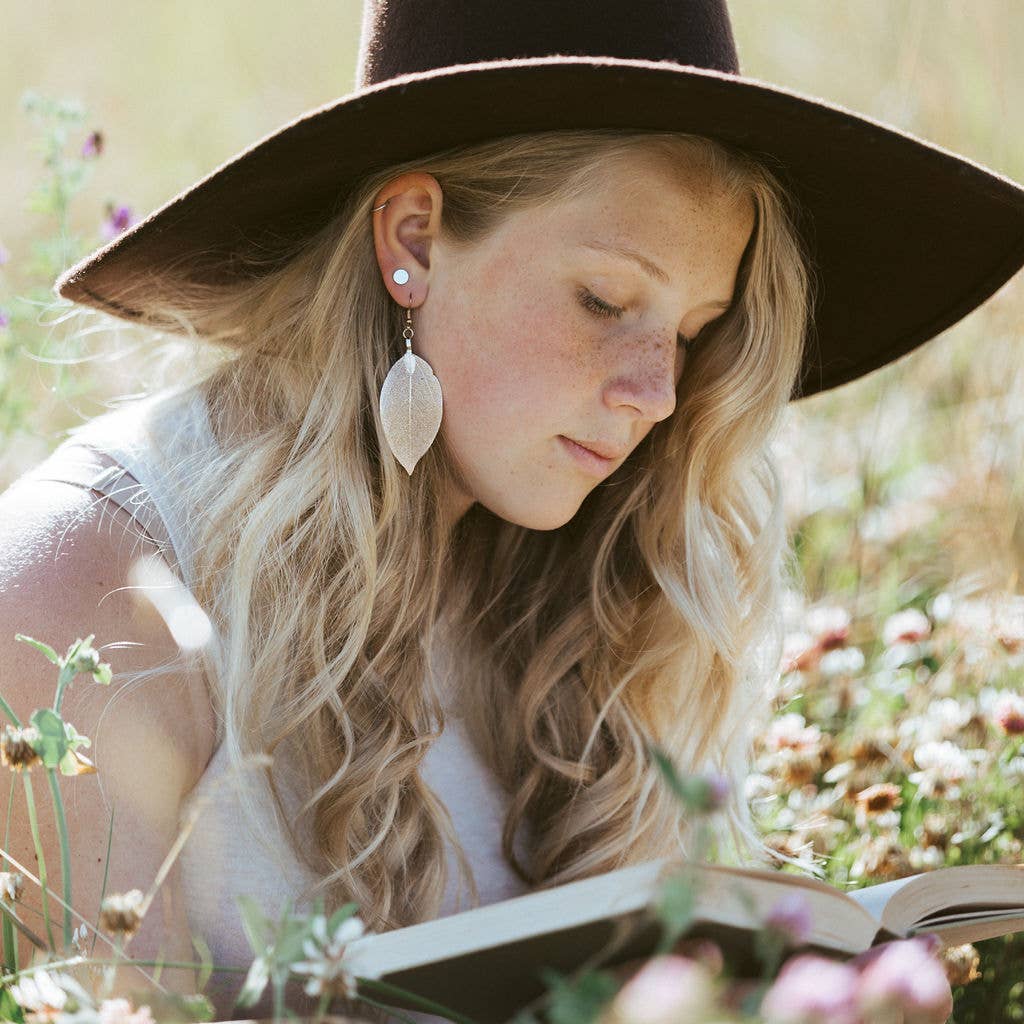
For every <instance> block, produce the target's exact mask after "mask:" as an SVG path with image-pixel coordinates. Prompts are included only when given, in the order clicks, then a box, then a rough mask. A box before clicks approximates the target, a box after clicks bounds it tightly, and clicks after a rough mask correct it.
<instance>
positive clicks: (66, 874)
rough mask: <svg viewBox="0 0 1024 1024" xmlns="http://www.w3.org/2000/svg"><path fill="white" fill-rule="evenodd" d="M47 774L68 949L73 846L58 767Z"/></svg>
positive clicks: (48, 770) (69, 942) (65, 942)
mask: <svg viewBox="0 0 1024 1024" xmlns="http://www.w3.org/2000/svg"><path fill="white" fill-rule="evenodd" d="M46 775H47V777H48V778H49V780H50V794H51V795H52V797H53V809H54V811H55V813H56V815H57V831H58V833H59V834H60V874H61V880H62V881H63V883H64V948H65V949H66V948H68V947H69V946H70V945H71V847H70V845H69V844H68V823H67V819H66V818H65V817H64V801H63V799H62V798H61V795H60V783H59V782H58V780H57V769H56V768H47V769H46Z"/></svg>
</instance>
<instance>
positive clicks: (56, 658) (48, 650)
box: [14, 633, 61, 666]
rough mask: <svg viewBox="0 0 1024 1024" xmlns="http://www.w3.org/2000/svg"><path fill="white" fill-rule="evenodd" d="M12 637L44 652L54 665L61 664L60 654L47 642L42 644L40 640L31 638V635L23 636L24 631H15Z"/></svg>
mask: <svg viewBox="0 0 1024 1024" xmlns="http://www.w3.org/2000/svg"><path fill="white" fill-rule="evenodd" d="M14 639H15V640H20V641H21V642H22V643H23V644H30V645H31V646H32V647H34V648H35V649H36V650H37V651H40V652H41V653H43V654H45V655H46V657H47V658H49V659H50V661H52V662H53V663H54V665H58V666H59V665H60V664H61V660H60V655H59V654H58V653H57V652H56V651H55V650H54V649H53V648H52V647H51V646H50V645H49V644H44V643H43V642H42V641H41V640H33V639H32V637H30V636H25V634H24V633H15V634H14Z"/></svg>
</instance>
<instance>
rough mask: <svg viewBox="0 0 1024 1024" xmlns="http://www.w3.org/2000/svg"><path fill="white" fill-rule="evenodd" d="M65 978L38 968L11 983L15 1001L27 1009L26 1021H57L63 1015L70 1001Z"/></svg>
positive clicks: (37, 1023) (37, 1022)
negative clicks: (64, 982) (64, 986)
mask: <svg viewBox="0 0 1024 1024" xmlns="http://www.w3.org/2000/svg"><path fill="white" fill-rule="evenodd" d="M63 980H64V978H63V976H62V975H60V974H53V975H52V976H51V975H50V974H48V973H47V972H46V971H45V970H38V971H33V972H32V973H31V974H27V975H25V977H23V978H22V979H21V981H18V982H16V983H15V984H13V985H11V988H10V992H11V995H12V996H14V1001H15V1002H16V1003H17V1004H18V1006H20V1007H21V1008H22V1010H24V1011H26V1012H25V1020H26V1021H31V1022H33V1024H43V1022H46V1021H56V1020H57V1019H58V1018H59V1017H60V1016H61V1014H62V1013H63V1011H64V1004H65V1003H67V1001H68V994H67V992H66V991H65V990H64V988H63V987H62V984H61V983H62V982H63Z"/></svg>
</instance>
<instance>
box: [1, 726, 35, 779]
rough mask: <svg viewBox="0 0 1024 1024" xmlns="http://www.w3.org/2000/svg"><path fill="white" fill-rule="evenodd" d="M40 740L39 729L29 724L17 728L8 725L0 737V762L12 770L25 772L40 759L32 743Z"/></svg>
mask: <svg viewBox="0 0 1024 1024" xmlns="http://www.w3.org/2000/svg"><path fill="white" fill-rule="evenodd" d="M39 741H40V736H39V730H38V729H36V728H35V726H32V725H29V726H26V727H25V728H23V729H17V728H15V727H14V726H13V725H8V726H6V727H5V729H4V734H3V736H2V737H0V764H5V765H7V767H8V768H10V769H11V771H12V772H27V771H30V770H31V768H32V766H33V765H35V764H37V763H38V762H39V760H40V758H39V754H38V753H37V751H36V748H35V746H34V744H36V743H38V742H39Z"/></svg>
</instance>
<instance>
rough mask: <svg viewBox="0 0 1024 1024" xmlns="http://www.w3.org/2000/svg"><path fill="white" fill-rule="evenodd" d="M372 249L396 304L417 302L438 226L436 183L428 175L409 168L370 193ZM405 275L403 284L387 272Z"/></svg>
mask: <svg viewBox="0 0 1024 1024" xmlns="http://www.w3.org/2000/svg"><path fill="white" fill-rule="evenodd" d="M385 202H386V203H387V205H386V206H384V209H382V210H377V211H376V212H375V213H373V214H372V216H373V247H374V250H375V252H376V254H377V263H378V265H379V266H380V271H381V274H382V276H383V279H384V287H385V288H387V290H388V291H389V292H390V293H391V297H392V298H393V299H394V300H395V302H397V303H398V304H399V305H400V306H419V305H420V304H421V303H422V302H423V300H424V299H425V298H426V297H427V291H428V290H429V284H430V247H431V243H432V242H433V240H434V238H436V237H437V234H438V232H439V231H440V228H441V202H442V195H441V186H440V185H439V184H438V182H437V179H436V178H435V177H434V176H433V175H432V174H427V173H426V172H424V171H410V172H408V173H407V174H402V175H400V176H399V177H397V178H393V179H392V180H391V181H389V182H388V183H387V184H386V185H385V186H384V187H383V188H382V189H381V190H380V191H379V192H378V193H377V195H376V197H375V198H374V201H373V206H374V207H379V206H381V205H382V204H384V203H385ZM399 268H401V269H403V270H405V271H407V272H408V274H409V280H408V281H406V283H405V284H398V283H396V281H395V279H394V277H393V276H392V275H393V274H394V272H395V271H396V270H398V269H399Z"/></svg>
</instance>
